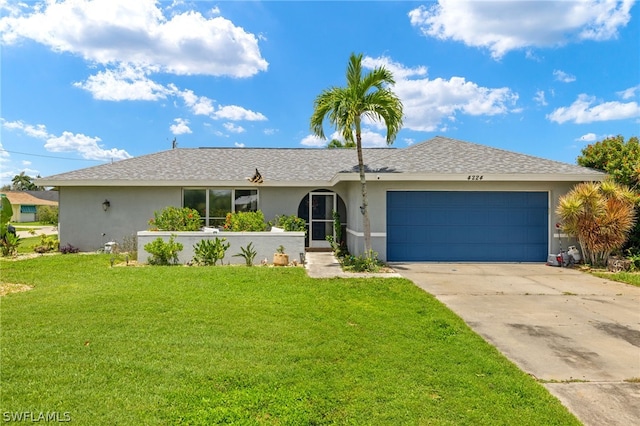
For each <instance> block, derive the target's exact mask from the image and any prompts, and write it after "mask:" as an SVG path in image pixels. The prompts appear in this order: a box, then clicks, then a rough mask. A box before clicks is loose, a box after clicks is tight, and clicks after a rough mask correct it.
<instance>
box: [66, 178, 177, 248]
mask: <svg viewBox="0 0 640 426" xmlns="http://www.w3.org/2000/svg"><path fill="white" fill-rule="evenodd" d="M104 200H109V202H110V203H111V206H110V207H109V209H108V210H107V211H106V212H105V211H103V209H102V203H103V202H104ZM181 204H182V190H181V188H174V187H170V188H158V187H129V188H126V187H61V188H60V204H59V205H60V211H59V219H58V220H59V229H58V232H59V237H60V246H64V245H66V244H71V245H73V246H74V247H77V248H79V249H80V250H81V251H95V250H98V249H99V248H101V247H103V246H104V243H106V242H108V241H115V242H118V243H121V242H122V240H123V238H124V237H125V236H131V235H135V234H136V233H137V232H138V231H141V230H145V229H147V228H148V221H149V219H151V218H153V212H154V211H156V210H160V209H163V208H165V207H167V206H170V205H171V206H177V207H180V206H181ZM103 233H104V234H105V235H104V236H103V235H102V234H103Z"/></svg>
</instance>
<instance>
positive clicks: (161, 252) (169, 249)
mask: <svg viewBox="0 0 640 426" xmlns="http://www.w3.org/2000/svg"><path fill="white" fill-rule="evenodd" d="M183 248H184V246H183V245H182V244H181V243H177V242H175V235H171V237H170V238H169V241H167V242H166V243H165V242H164V240H163V239H162V238H160V237H158V238H156V239H155V240H153V241H152V242H150V243H148V244H145V245H144V249H145V250H146V251H147V253H149V254H151V256H149V258H148V261H149V263H150V264H151V265H171V264H176V263H178V253H179V252H181V251H182V249H183Z"/></svg>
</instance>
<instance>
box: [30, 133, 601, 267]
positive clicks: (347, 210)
mask: <svg viewBox="0 0 640 426" xmlns="http://www.w3.org/2000/svg"><path fill="white" fill-rule="evenodd" d="M364 161H365V164H366V168H367V189H368V200H369V213H370V218H371V234H372V246H373V250H374V251H376V252H377V253H378V254H379V257H380V259H382V260H388V261H487V262H500V261H509V262H544V261H546V259H547V254H548V253H553V252H556V251H557V250H558V249H559V247H558V246H559V244H558V238H557V234H556V232H557V231H556V228H555V224H556V221H558V219H557V217H556V215H555V209H556V205H557V203H558V198H559V197H560V196H562V195H564V194H566V193H567V192H568V191H569V190H570V189H571V188H572V187H573V186H574V185H575V184H577V183H579V182H583V181H592V180H602V179H604V177H605V175H604V174H603V173H600V172H597V171H594V170H591V169H587V168H584V167H579V166H575V165H571V164H564V163H559V162H555V161H551V160H546V159H542V158H536V157H531V156H528V155H522V154H517V153H513V152H509V151H504V150H500V149H495V148H490V147H487V146H482V145H477V144H472V143H468V142H463V141H459V140H455V139H449V138H444V137H435V138H433V139H431V140H428V141H426V142H423V143H420V144H415V145H412V146H410V147H408V148H402V149H394V148H379V149H375V148H372V149H365V150H364ZM256 169H257V172H258V173H259V175H260V176H256ZM252 178H254V179H252ZM255 178H258V179H255ZM251 180H253V181H255V182H252V181H251ZM37 184H38V185H43V186H56V187H58V188H59V191H60V227H59V232H60V234H59V235H60V242H61V245H64V244H67V243H70V244H72V245H74V246H76V247H79V248H80V249H81V250H95V249H97V248H99V247H101V246H102V245H103V244H104V242H105V241H109V240H112V241H122V239H123V237H125V236H128V235H131V234H135V233H136V232H137V231H141V230H145V229H147V228H148V221H149V219H150V218H152V217H153V213H154V211H156V210H160V209H162V208H164V207H166V206H169V205H172V206H189V207H193V208H195V209H197V210H198V211H199V212H200V214H201V215H202V217H203V220H204V225H207V226H218V225H221V224H222V223H223V221H224V217H225V215H226V213H227V212H229V211H234V210H235V211H238V210H256V209H260V210H262V212H263V213H264V215H265V217H266V219H267V220H271V219H273V218H274V217H275V216H276V215H282V214H286V215H291V214H295V215H298V216H300V217H303V218H304V219H305V220H306V221H307V223H308V227H309V235H308V238H307V242H306V245H307V247H311V248H316V247H328V243H327V241H326V236H327V235H332V234H333V229H334V227H333V219H332V211H334V210H337V211H338V212H339V214H340V219H341V222H342V225H343V229H344V231H345V232H344V234H345V235H346V240H347V245H348V248H349V250H350V251H351V253H354V254H360V253H361V252H362V251H363V245H364V244H363V231H362V229H363V225H362V214H361V210H360V206H361V200H362V198H361V186H360V181H359V175H358V167H357V156H356V151H355V150H353V149H304V148H300V149H298V148H295V149H278V148H179V149H172V150H169V151H163V152H159V153H155V154H149V155H144V156H141V157H137V158H132V159H128V160H122V161H118V162H115V163H111V164H105V165H101V166H96V167H90V168H86V169H81V170H76V171H72V172H69V173H63V174H59V175H55V176H49V177H46V178H42V179H39V180H38V181H37ZM107 201H108V203H107ZM565 243H566V242H564V243H563V247H564V248H566V246H565V245H564V244H565Z"/></svg>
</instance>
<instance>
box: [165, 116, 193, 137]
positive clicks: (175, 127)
mask: <svg viewBox="0 0 640 426" xmlns="http://www.w3.org/2000/svg"><path fill="white" fill-rule="evenodd" d="M173 121H174V123H175V124H172V125H171V126H169V130H171V133H173V134H174V135H183V134H185V133H193V132H192V131H191V129H190V128H189V120H185V119H184V118H174V119H173Z"/></svg>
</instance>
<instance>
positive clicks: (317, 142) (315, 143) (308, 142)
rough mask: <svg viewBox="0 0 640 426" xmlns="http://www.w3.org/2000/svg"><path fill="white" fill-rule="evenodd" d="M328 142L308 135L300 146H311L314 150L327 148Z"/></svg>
mask: <svg viewBox="0 0 640 426" xmlns="http://www.w3.org/2000/svg"><path fill="white" fill-rule="evenodd" d="M327 143H328V141H327V140H326V139H322V138H319V137H317V136H316V135H307V136H305V137H304V138H302V140H301V141H300V145H303V146H309V147H313V148H322V147H325V146H327Z"/></svg>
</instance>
